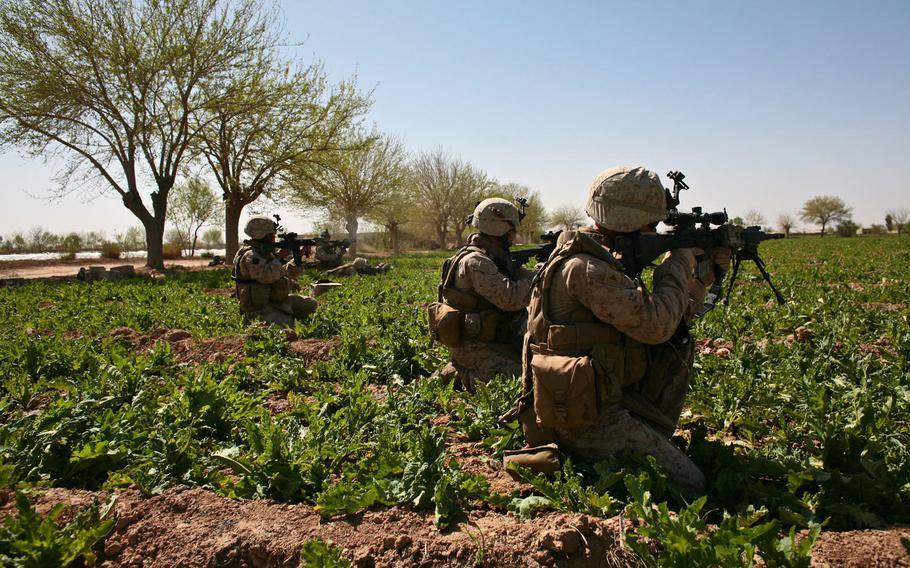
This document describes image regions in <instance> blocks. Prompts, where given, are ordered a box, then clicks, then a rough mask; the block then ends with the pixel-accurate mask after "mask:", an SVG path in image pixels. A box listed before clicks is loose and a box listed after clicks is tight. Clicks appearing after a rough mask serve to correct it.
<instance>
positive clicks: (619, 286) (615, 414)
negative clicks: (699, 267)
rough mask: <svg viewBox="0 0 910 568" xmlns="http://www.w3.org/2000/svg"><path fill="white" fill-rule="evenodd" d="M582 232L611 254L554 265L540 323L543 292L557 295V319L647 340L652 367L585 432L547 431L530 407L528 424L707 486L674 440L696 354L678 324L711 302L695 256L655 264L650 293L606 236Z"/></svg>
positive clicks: (567, 236)
mask: <svg viewBox="0 0 910 568" xmlns="http://www.w3.org/2000/svg"><path fill="white" fill-rule="evenodd" d="M579 233H581V234H583V235H585V236H587V237H590V238H592V239H593V240H594V241H596V242H597V243H598V244H599V245H601V246H604V247H605V249H604V250H605V251H606V254H605V255H604V256H605V257H607V258H596V257H595V256H592V255H590V254H584V253H582V254H575V255H573V256H570V257H568V258H567V259H565V260H564V261H563V262H562V263H561V264H560V265H558V266H557V267H555V268H554V270H556V271H557V272H556V273H555V275H554V276H553V278H552V281H551V285H550V287H549V290H547V291H542V292H539V291H535V294H534V296H535V297H534V299H532V302H531V308H530V312H531V313H530V316H529V317H530V318H531V320H532V321H534V320H535V317H536V316H537V314H536V313H535V310H537V311H538V312H539V310H540V309H541V302H539V301H538V296H539V294H549V297H548V300H549V307H548V313H546V314H545V316H546V320H548V321H549V322H550V323H551V324H553V325H565V324H576V323H578V322H594V323H595V324H596V323H597V322H601V323H605V324H609V326H612V327H613V328H615V329H616V330H618V331H619V332H620V333H621V334H622V335H623V336H625V338H626V339H624V341H625V342H626V343H625V345H627V346H635V345H634V344H635V343H637V344H639V345H637V347H638V348H639V349H643V351H644V354H645V358H644V359H643V361H646V363H644V364H645V365H646V367H644V368H646V370H645V371H644V373H643V376H641V377H640V378H637V379H636V380H635V382H633V383H632V384H627V385H624V388H622V391H621V392H622V394H621V400H619V401H616V400H613V401H612V402H611V403H610V404H609V405H607V406H606V407H605V408H602V409H601V411H600V414H599V415H598V417H597V419H596V421H595V423H594V425H593V426H591V427H589V428H586V429H583V430H581V431H577V430H576V431H569V430H556V431H555V432H547V431H543V432H541V430H540V429H539V428H536V427H535V426H536V425H535V424H534V421H533V419H531V418H532V417H533V416H534V414H533V408H530V407H527V408H526V409H525V412H524V414H523V415H522V423H523V426H524V428H525V432H526V437H528V442H529V444H531V445H538V444H542V443H546V442H547V441H551V440H552V438H551V440H547V439H546V437H547V436H548V435H551V434H554V433H555V439H556V442H557V443H558V444H559V446H560V447H561V448H562V449H564V450H568V451H570V452H571V453H573V454H576V455H578V456H580V457H581V458H583V459H587V460H591V461H598V460H601V459H605V458H608V457H610V456H614V455H617V454H619V453H621V452H624V451H628V452H631V453H633V454H639V455H641V454H644V455H652V456H654V457H655V458H656V459H657V461H658V463H659V464H660V465H661V466H662V467H663V468H664V469H665V470H666V471H667V472H668V474H670V476H671V477H672V478H673V479H675V480H676V481H677V482H679V483H680V484H681V485H683V486H686V487H688V488H691V489H696V490H700V489H702V488H704V486H705V477H704V475H703V474H702V473H701V471H700V470H699V469H698V467H697V466H696V465H695V464H694V463H692V462H691V461H690V460H689V458H688V457H687V456H686V455H685V454H684V453H683V452H682V451H681V450H679V449H678V448H677V447H676V446H675V445H674V444H673V443H671V442H670V440H669V438H670V437H671V436H672V435H673V431H674V429H675V425H676V423H677V421H678V420H679V415H680V412H681V411H682V405H683V399H684V397H685V395H686V393H687V391H688V388H689V376H690V371H691V367H692V361H693V353H694V344H693V342H692V341H691V339H689V338H688V334H687V332H685V333H683V334H682V335H681V336H680V335H679V334H677V328H678V327H679V324H680V322H681V321H686V322H688V321H689V320H690V319H691V318H692V317H693V315H694V314H695V313H696V312H697V311H698V310H699V309H700V308H701V306H702V305H703V303H704V297H705V288H704V285H702V284H701V283H700V282H699V281H698V280H697V279H695V278H694V276H693V269H694V266H692V265H691V264H690V263H692V260H691V258H687V257H686V256H684V255H677V256H673V255H672V254H671V255H670V256H669V257H668V258H667V259H666V260H665V261H664V262H663V263H662V264H661V265H660V266H658V267H657V268H656V269H655V271H654V278H653V286H652V288H653V292H651V293H649V292H648V291H647V289H646V288H645V287H644V285H643V284H642V283H641V282H637V281H635V280H633V279H631V278H629V277H628V276H626V275H625V274H624V273H623V270H622V265H621V264H620V263H619V262H618V261H617V260H615V259H613V258H612V255H611V254H610V253H609V248H608V247H607V246H606V243H605V241H604V237H603V235H601V234H599V233H596V232H594V231H587V230H585V229H582V230H581V231H579ZM574 236H575V234H574V233H570V232H566V233H563V234H562V236H561V237H560V240H559V245H560V246H561V245H564V244H565V243H567V242H568V241H570V240H572V239H573V238H574ZM558 248H559V246H558V247H557V249H558ZM551 258H552V257H551ZM592 316H593V317H592ZM682 331H685V328H682ZM533 333H534V326H533V323H532V325H531V333H530V334H529V338H528V341H529V344H528V345H529V346H530V345H531V344H533V343H535V342H536V343H538V344H540V343H543V344H546V341H547V340H546V338H540V337H533ZM528 356H529V355H528ZM626 365H627V366H628V365H629V362H628V361H626ZM526 380H527V378H526ZM541 435H543V438H541V437H540V436H541ZM535 438H536V439H535Z"/></svg>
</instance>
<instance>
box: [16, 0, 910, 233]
mask: <svg viewBox="0 0 910 568" xmlns="http://www.w3.org/2000/svg"><path fill="white" fill-rule="evenodd" d="M284 10H285V15H286V17H287V22H286V24H285V27H286V30H287V32H288V34H289V36H290V37H291V38H292V39H294V40H296V41H304V42H305V43H304V45H303V46H302V47H300V48H297V49H296V53H297V54H298V55H299V56H300V57H302V58H304V59H306V60H310V59H312V58H314V57H315V58H318V59H321V60H322V61H324V62H325V65H326V69H327V70H328V72H329V73H330V74H331V75H332V76H333V77H334V78H342V77H346V76H349V75H351V74H353V73H355V72H356V73H357V75H358V78H359V83H360V85H361V86H362V87H364V88H372V87H375V97H374V100H375V104H374V107H373V110H372V112H371V114H370V117H369V120H370V121H371V122H375V123H376V124H377V125H378V126H379V127H380V128H381V129H383V130H385V131H388V132H391V133H393V134H396V135H397V136H399V137H400V138H401V139H402V140H404V141H405V143H406V145H407V146H408V148H409V149H411V150H413V151H419V150H425V149H432V148H435V147H437V146H441V147H443V148H445V149H447V150H448V151H450V152H451V153H452V154H454V155H457V156H460V157H462V158H464V159H467V160H470V161H471V162H473V163H474V164H476V165H477V166H479V167H481V168H483V169H485V170H486V171H487V172H489V173H490V174H491V175H493V176H495V177H496V178H498V179H499V180H501V181H506V182H507V181H515V182H520V183H523V184H526V185H528V186H530V187H531V188H532V189H534V190H537V191H539V192H540V193H541V194H542V196H543V198H544V202H545V204H546V205H547V206H549V207H555V206H557V205H561V204H564V203H568V204H578V205H582V204H583V202H584V197H585V193H586V190H587V187H588V185H589V183H590V181H591V180H592V179H593V178H594V176H595V175H596V174H597V173H598V172H599V171H601V170H603V169H605V168H607V167H610V166H614V165H638V164H640V165H644V166H646V167H648V168H651V169H654V170H655V171H657V172H658V173H659V174H661V176H662V178H663V180H664V182H665V183H668V180H666V178H664V177H663V176H664V175H665V174H666V172H667V171H669V170H670V169H680V170H682V171H684V172H685V173H686V174H687V181H689V182H690V185H691V186H692V190H691V191H690V192H689V193H688V194H686V195H684V201H683V205H684V207H689V206H693V205H703V206H705V207H706V208H710V209H717V208H721V207H724V206H726V207H727V209H728V211H730V212H731V214H742V213H744V212H745V211H746V210H748V209H757V210H759V211H761V212H762V213H764V215H765V217H766V218H767V220H768V221H769V222H773V221H774V220H775V218H776V217H777V215H778V214H779V213H781V212H790V213H796V212H797V211H798V210H799V208H800V206H801V204H802V203H803V202H804V201H805V200H806V199H807V198H809V197H812V196H814V195H819V194H831V195H838V196H840V197H842V198H843V199H844V200H845V201H846V202H847V203H848V204H849V205H851V206H853V208H854V212H855V219H856V220H857V221H859V222H861V223H863V224H869V223H873V222H878V223H881V222H882V220H883V218H884V212H885V211H886V210H887V209H893V208H899V207H907V208H910V191H908V189H910V187H908V186H910V182H908V179H910V160H908V156H910V33H908V32H907V27H908V26H910V2H883V1H878V2H877V1H871V2H864V3H860V2H830V1H826V2H799V3H795V2H736V1H730V2H720V1H717V2H669V1H667V2H621V3H620V2H616V3H614V2H610V3H607V2H563V3H557V2H534V1H525V2H518V1H509V2H492V1H488V2H474V1H471V2H457V3H456V2H450V3H442V2H416V1H415V2H377V1H372V2H368V1H361V2H352V1H344V0H338V1H334V2H309V1H306V2H290V1H288V2H284ZM0 171H3V172H4V173H3V177H4V178H5V184H4V185H5V188H4V190H3V192H4V195H5V196H6V197H7V207H4V208H3V209H0V234H3V235H6V234H8V233H10V232H11V231H12V230H17V229H19V230H22V229H27V228H29V227H31V226H34V225H36V224H41V225H43V226H45V227H46V228H54V229H55V230H57V231H61V230H88V229H94V228H99V227H102V226H109V227H110V228H111V229H122V228H124V227H126V226H129V225H133V224H137V223H136V222H135V221H134V219H133V218H132V216H131V215H130V214H129V212H127V211H126V210H125V209H124V208H123V207H122V205H120V204H119V200H112V199H100V200H96V201H95V202H93V203H91V204H88V205H85V204H83V203H82V201H83V199H80V198H79V197H75V196H74V197H68V198H66V199H64V200H63V201H62V202H61V203H59V204H53V205H52V204H47V203H46V202H43V201H39V200H35V199H32V198H30V197H27V196H26V195H25V194H24V193H23V190H28V191H29V192H31V193H41V192H42V191H43V189H44V188H46V187H48V186H49V185H51V183H52V182H51V181H49V179H50V174H51V173H52V168H48V167H47V166H45V165H43V164H42V163H41V162H29V163H23V160H22V159H20V158H19V157H18V156H17V155H16V154H15V153H8V154H6V155H4V156H3V157H2V158H0ZM307 228H308V227H307Z"/></svg>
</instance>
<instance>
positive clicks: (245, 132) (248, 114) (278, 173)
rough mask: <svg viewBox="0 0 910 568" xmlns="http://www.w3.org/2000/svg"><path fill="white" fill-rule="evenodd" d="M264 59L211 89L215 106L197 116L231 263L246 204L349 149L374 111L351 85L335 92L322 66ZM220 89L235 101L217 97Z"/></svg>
mask: <svg viewBox="0 0 910 568" xmlns="http://www.w3.org/2000/svg"><path fill="white" fill-rule="evenodd" d="M259 58H260V62H259V64H258V65H257V66H256V68H255V69H254V70H252V71H251V72H250V73H247V74H244V75H236V76H232V77H230V82H229V83H227V84H226V85H220V84H217V83H212V84H210V85H209V86H208V89H209V90H211V91H212V92H213V96H211V97H210V99H211V101H212V102H211V103H210V104H208V105H206V106H205V107H204V108H203V109H201V110H200V111H199V112H197V113H196V114H195V116H194V118H195V120H196V122H197V123H198V124H199V127H200V128H199V130H200V139H199V144H198V146H199V151H200V153H201V154H202V155H203V156H204V158H205V160H206V161H207V162H208V164H209V165H210V166H211V168H212V171H213V172H214V174H215V177H216V179H217V181H218V185H219V186H220V187H221V191H222V193H223V199H224V204H225V227H224V230H225V247H226V249H227V250H226V256H227V258H233V256H234V254H235V253H236V252H237V247H238V242H239V238H238V227H239V222H240V216H241V213H242V211H243V209H244V207H246V206H247V205H249V204H250V203H253V202H254V201H256V199H258V198H259V197H260V196H262V195H266V196H269V195H272V194H273V193H274V192H275V191H276V190H277V189H279V188H280V186H281V185H282V182H285V181H287V180H288V179H289V178H290V177H292V175H293V177H296V176H300V174H301V173H305V172H309V171H315V172H323V171H324V167H325V166H327V165H328V164H329V163H331V161H332V160H337V159H338V156H339V155H340V154H341V153H343V151H345V150H348V149H352V148H351V147H350V142H351V140H352V137H351V136H350V131H351V130H352V129H353V128H354V127H355V126H356V125H357V123H358V122H359V120H360V118H361V117H362V116H363V114H364V113H365V112H366V111H367V110H368V109H369V106H370V101H369V94H367V95H361V94H359V93H358V92H357V90H356V87H355V81H354V80H350V81H342V82H341V83H339V84H338V85H337V86H335V87H331V86H330V85H329V83H328V81H327V79H326V74H325V71H324V70H323V67H322V65H321V64H318V63H314V64H312V65H310V66H308V67H302V68H296V67H293V66H292V65H291V64H289V63H287V62H282V61H279V60H278V59H277V58H276V56H274V54H270V53H268V52H261V53H260V54H259ZM222 90H224V91H227V92H230V93H232V94H233V96H232V97H230V98H224V97H217V96H214V95H215V94H216V93H217V92H219V91H222ZM353 149H356V148H353ZM294 174H296V175H294Z"/></svg>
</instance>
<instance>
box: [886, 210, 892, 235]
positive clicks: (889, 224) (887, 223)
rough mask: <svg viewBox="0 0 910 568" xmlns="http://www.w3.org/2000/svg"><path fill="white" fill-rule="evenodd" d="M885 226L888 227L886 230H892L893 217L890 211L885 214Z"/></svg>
mask: <svg viewBox="0 0 910 568" xmlns="http://www.w3.org/2000/svg"><path fill="white" fill-rule="evenodd" d="M885 228H887V229H888V232H891V231H893V230H894V217H892V216H891V213H888V214H887V215H885Z"/></svg>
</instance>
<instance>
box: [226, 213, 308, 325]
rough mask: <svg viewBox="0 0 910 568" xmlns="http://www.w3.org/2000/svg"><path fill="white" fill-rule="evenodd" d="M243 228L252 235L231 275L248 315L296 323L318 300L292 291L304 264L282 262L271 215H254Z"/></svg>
mask: <svg viewBox="0 0 910 568" xmlns="http://www.w3.org/2000/svg"><path fill="white" fill-rule="evenodd" d="M243 232H244V233H246V234H247V236H249V237H250V238H249V239H247V240H245V241H243V246H242V247H240V250H238V251H237V256H235V257H234V271H233V273H232V274H231V277H232V278H233V279H234V281H235V283H236V286H237V299H239V300H240V311H241V313H243V315H244V317H245V318H247V319H259V320H262V321H264V322H268V323H275V324H278V325H284V326H292V325H294V320H295V319H299V318H302V317H304V316H306V315H309V314H311V313H313V312H314V311H316V306H317V305H318V304H317V302H316V300H314V299H313V298H307V297H304V296H296V295H292V294H291V292H292V291H293V290H294V289H295V288H296V278H297V276H298V274H299V272H300V268H299V267H297V266H295V265H294V263H293V261H290V262H288V263H286V264H282V262H281V259H279V257H278V256H276V254H275V247H274V246H273V243H274V242H275V232H276V228H275V222H274V221H273V220H271V219H269V218H268V217H252V218H251V219H250V220H249V221H247V224H246V227H244V229H243ZM281 252H283V253H284V254H285V255H287V254H289V251H281Z"/></svg>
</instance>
